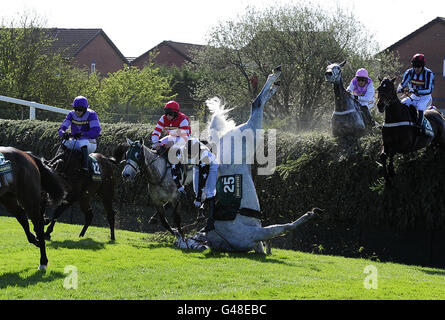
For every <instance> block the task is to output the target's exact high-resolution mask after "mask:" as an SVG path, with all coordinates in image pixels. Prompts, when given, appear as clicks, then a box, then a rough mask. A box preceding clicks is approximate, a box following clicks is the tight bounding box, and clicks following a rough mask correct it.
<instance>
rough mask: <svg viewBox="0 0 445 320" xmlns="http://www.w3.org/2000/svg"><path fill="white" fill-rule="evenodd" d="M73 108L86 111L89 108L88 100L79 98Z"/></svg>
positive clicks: (82, 97) (76, 98)
mask: <svg viewBox="0 0 445 320" xmlns="http://www.w3.org/2000/svg"><path fill="white" fill-rule="evenodd" d="M72 106H73V107H74V108H82V109H85V110H86V109H88V107H89V104H88V99H87V98H85V97H84V96H77V97H75V98H74V101H73V104H72Z"/></svg>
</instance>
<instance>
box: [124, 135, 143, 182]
mask: <svg viewBox="0 0 445 320" xmlns="http://www.w3.org/2000/svg"><path fill="white" fill-rule="evenodd" d="M127 143H128V145H129V147H128V150H127V152H126V154H125V167H124V170H122V177H123V178H125V179H130V180H133V179H134V177H135V176H136V175H137V174H138V173H139V172H140V171H141V167H142V166H143V165H144V164H145V156H144V140H143V139H140V140H139V141H131V140H130V139H128V138H127Z"/></svg>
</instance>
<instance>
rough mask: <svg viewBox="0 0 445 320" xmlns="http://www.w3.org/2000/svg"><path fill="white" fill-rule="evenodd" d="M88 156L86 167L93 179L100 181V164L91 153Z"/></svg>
mask: <svg viewBox="0 0 445 320" xmlns="http://www.w3.org/2000/svg"><path fill="white" fill-rule="evenodd" d="M88 158H89V159H88V168H89V170H90V173H91V178H92V179H93V181H102V173H101V171H100V166H99V163H98V162H97V159H96V158H95V157H93V156H92V155H89V157H88Z"/></svg>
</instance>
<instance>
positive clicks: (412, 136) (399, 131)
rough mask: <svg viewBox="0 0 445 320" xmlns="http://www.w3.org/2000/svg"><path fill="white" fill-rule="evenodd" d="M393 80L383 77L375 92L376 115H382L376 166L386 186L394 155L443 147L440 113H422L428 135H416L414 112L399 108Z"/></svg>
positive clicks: (444, 130) (444, 133) (444, 120)
mask: <svg viewBox="0 0 445 320" xmlns="http://www.w3.org/2000/svg"><path fill="white" fill-rule="evenodd" d="M395 80H396V78H393V79H389V78H387V77H385V78H383V79H380V85H379V87H378V88H377V92H378V102H377V107H378V110H379V111H380V112H384V113H385V122H384V125H383V128H382V140H383V147H382V151H381V153H380V162H381V163H382V165H383V169H384V177H385V181H386V182H387V183H390V178H391V177H392V176H394V165H393V158H394V155H395V154H396V153H408V152H412V151H416V150H419V149H422V148H425V147H426V146H428V145H430V144H431V143H434V142H436V143H438V144H439V145H440V146H441V147H445V118H444V116H443V115H442V113H440V112H439V111H438V110H436V109H434V108H433V109H428V110H426V111H425V113H424V116H425V117H424V124H425V125H426V127H427V128H428V127H429V125H428V124H430V130H429V134H428V135H427V134H423V133H419V128H418V127H417V126H416V125H415V123H416V118H417V115H416V113H417V111H416V110H415V109H413V108H410V107H408V106H406V105H404V104H402V102H401V101H400V99H399V97H398V96H397V93H396V88H395V85H394V82H395ZM388 159H389V164H387V161H388Z"/></svg>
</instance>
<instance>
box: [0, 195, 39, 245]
mask: <svg viewBox="0 0 445 320" xmlns="http://www.w3.org/2000/svg"><path fill="white" fill-rule="evenodd" d="M2 204H3V205H4V206H5V208H6V210H8V211H9V212H11V213H12V214H13V215H14V216H15V218H16V219H17V221H18V222H19V223H20V225H21V226H22V228H23V230H24V231H25V234H26V238H27V239H28V242H29V243H32V244H34V245H35V246H36V247H39V243H38V241H37V239H36V237H35V236H34V235H33V234H32V233H31V231H30V230H29V222H28V217H27V216H26V213H25V211H24V210H23V208H22V207H20V206H19V204H18V202H17V198H16V197H4V199H3V201H2Z"/></svg>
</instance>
